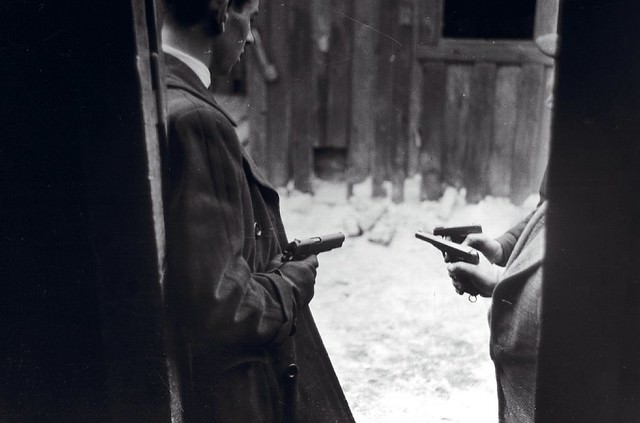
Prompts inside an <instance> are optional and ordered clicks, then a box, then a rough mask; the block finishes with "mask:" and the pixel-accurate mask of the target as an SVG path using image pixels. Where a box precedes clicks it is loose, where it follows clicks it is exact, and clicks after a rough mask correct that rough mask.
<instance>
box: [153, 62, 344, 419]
mask: <svg viewBox="0 0 640 423" xmlns="http://www.w3.org/2000/svg"><path fill="white" fill-rule="evenodd" d="M166 64H167V68H166V80H167V104H168V142H167V146H166V147H167V148H166V149H165V153H166V154H165V157H164V165H165V169H166V177H165V181H164V182H165V186H164V189H165V202H166V204H165V210H166V232H167V296H168V303H169V305H170V316H171V321H172V322H173V324H174V325H173V326H174V332H175V334H176V342H175V344H176V345H177V357H178V366H177V367H178V371H179V373H180V378H179V380H180V385H181V393H182V403H183V407H184V416H185V423H191V422H208V423H211V422H216V423H225V422H234V423H237V422H251V423H259V422H269V423H271V422H304V423H313V422H352V421H353V418H352V415H351V412H350V410H349V406H348V404H347V402H346V400H345V397H344V394H343V392H342V389H341V387H340V384H339V382H338V379H337V377H336V375H335V372H334V370H333V367H332V365H331V362H330V360H329V357H328V355H327V352H326V350H325V348H324V345H323V343H322V340H321V338H320V335H319V333H318V331H317V329H316V326H315V323H314V321H313V318H312V316H311V313H310V311H309V308H308V307H306V306H305V307H302V308H300V307H296V305H295V304H294V303H295V300H294V295H293V292H292V286H291V283H290V282H287V281H286V280H285V279H284V278H283V277H282V276H281V275H280V274H279V273H278V272H275V271H274V269H273V264H272V262H273V260H274V258H275V257H277V256H278V255H279V254H280V253H281V252H282V249H283V246H284V245H286V242H287V237H286V235H285V231H284V228H283V224H282V221H281V217H280V211H279V198H278V194H277V192H276V191H275V190H274V189H273V188H272V186H271V185H270V184H269V183H268V182H267V181H266V180H265V178H264V177H262V176H261V174H260V172H259V171H258V169H257V168H256V166H255V165H254V163H253V162H252V160H251V158H250V157H249V156H248V155H247V154H246V153H245V151H244V149H243V147H242V146H241V145H240V143H239V141H238V138H237V136H236V133H235V130H234V126H235V124H234V123H233V120H232V119H231V118H230V117H229V116H228V115H227V114H226V113H225V112H224V111H223V110H222V109H221V108H220V106H219V105H218V104H217V103H216V101H215V99H214V97H213V95H212V94H211V92H209V91H208V90H207V89H206V88H205V87H204V85H203V84H202V83H201V81H200V80H199V79H198V77H197V76H196V74H195V73H194V72H192V70H191V69H189V68H188V67H187V66H186V65H185V64H184V63H182V62H181V61H179V60H178V59H176V58H174V57H172V56H170V55H166Z"/></svg>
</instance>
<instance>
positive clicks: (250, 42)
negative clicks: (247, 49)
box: [247, 29, 256, 44]
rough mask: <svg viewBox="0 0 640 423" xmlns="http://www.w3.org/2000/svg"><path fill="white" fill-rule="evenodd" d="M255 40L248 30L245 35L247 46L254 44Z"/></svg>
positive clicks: (251, 31) (251, 30)
mask: <svg viewBox="0 0 640 423" xmlns="http://www.w3.org/2000/svg"><path fill="white" fill-rule="evenodd" d="M255 41H256V38H255V37H254V36H253V29H250V30H249V33H248V34H247V44H253V43H255Z"/></svg>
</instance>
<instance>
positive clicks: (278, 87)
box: [265, 0, 292, 186]
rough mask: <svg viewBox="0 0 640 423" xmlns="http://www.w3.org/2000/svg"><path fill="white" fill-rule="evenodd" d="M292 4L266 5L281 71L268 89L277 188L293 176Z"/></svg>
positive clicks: (271, 165) (271, 170)
mask: <svg viewBox="0 0 640 423" xmlns="http://www.w3.org/2000/svg"><path fill="white" fill-rule="evenodd" d="M291 1H292V0H279V1H276V2H266V3H265V6H266V9H267V10H266V11H267V14H268V18H267V19H268V21H267V22H268V23H269V25H268V32H267V34H265V38H266V39H267V43H266V45H267V48H268V53H270V54H271V57H272V60H273V63H274V65H275V66H276V68H277V69H278V73H279V76H280V77H279V79H278V81H277V82H275V83H273V84H269V85H268V87H267V123H268V125H267V151H266V153H267V154H266V164H267V169H268V177H269V179H270V181H271V182H272V183H273V184H274V185H276V186H285V185H286V184H287V182H288V181H289V176H290V172H289V169H290V166H289V161H290V149H289V146H290V144H289V140H290V129H291V107H290V106H291V104H290V97H291V87H290V85H289V83H290V77H289V57H290V55H289V6H290V3H291Z"/></svg>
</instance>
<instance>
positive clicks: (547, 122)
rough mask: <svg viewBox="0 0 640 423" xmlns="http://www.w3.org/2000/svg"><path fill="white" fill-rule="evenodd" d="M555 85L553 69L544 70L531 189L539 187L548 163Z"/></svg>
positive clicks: (549, 67)
mask: <svg viewBox="0 0 640 423" xmlns="http://www.w3.org/2000/svg"><path fill="white" fill-rule="evenodd" d="M554 85H555V68H554V67H552V66H545V68H544V91H543V94H542V112H541V113H542V117H541V118H540V136H539V137H538V140H539V144H538V148H537V149H536V150H535V153H536V154H535V156H534V157H533V159H534V160H535V163H534V166H533V170H532V175H531V179H532V180H533V188H534V189H535V187H537V186H539V185H540V183H541V182H542V178H543V177H544V173H545V171H546V169H547V165H548V163H549V149H550V143H551V122H552V117H553V102H554V99H553V87H554Z"/></svg>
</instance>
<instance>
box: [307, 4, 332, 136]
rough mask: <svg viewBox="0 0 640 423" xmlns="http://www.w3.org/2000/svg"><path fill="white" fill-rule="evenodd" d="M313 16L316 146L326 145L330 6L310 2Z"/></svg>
mask: <svg viewBox="0 0 640 423" xmlns="http://www.w3.org/2000/svg"><path fill="white" fill-rule="evenodd" d="M311 10H312V13H311V16H313V23H312V33H313V49H312V53H311V54H312V56H313V63H314V66H313V70H312V72H313V81H314V86H315V90H316V92H317V98H318V103H317V104H315V105H312V107H313V110H314V113H315V114H316V116H315V117H314V122H313V123H314V124H315V125H317V127H318V129H317V133H318V140H317V141H316V143H317V144H316V146H324V145H327V95H328V92H327V73H328V52H329V39H330V34H331V4H327V1H326V0H311Z"/></svg>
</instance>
